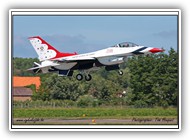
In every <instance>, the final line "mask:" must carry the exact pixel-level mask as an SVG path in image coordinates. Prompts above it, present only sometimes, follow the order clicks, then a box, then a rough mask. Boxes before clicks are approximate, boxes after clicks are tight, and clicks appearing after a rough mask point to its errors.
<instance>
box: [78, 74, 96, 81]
mask: <svg viewBox="0 0 190 140" xmlns="http://www.w3.org/2000/svg"><path fill="white" fill-rule="evenodd" d="M84 78H85V80H86V81H90V80H91V79H92V76H91V75H90V74H86V75H85V77H84ZM76 79H77V80H78V81H81V80H82V79H83V75H82V74H80V73H79V74H77V75H76Z"/></svg>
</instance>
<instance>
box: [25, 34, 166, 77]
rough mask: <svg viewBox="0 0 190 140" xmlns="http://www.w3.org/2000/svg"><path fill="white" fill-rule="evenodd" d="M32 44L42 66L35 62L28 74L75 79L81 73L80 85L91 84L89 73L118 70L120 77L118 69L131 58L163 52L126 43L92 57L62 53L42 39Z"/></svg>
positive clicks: (101, 51) (97, 52)
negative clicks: (56, 75)
mask: <svg viewBox="0 0 190 140" xmlns="http://www.w3.org/2000/svg"><path fill="white" fill-rule="evenodd" d="M29 40H30V42H31V44H32V46H33V47H34V49H35V51H36V52H37V54H38V56H39V58H38V59H39V60H40V61H41V64H39V63H37V62H34V67H33V68H30V69H28V70H30V71H33V72H35V73H41V72H42V73H50V72H54V73H57V74H58V75H59V76H72V75H73V71H74V70H79V73H78V74H77V75H76V79H77V80H79V81H81V80H82V79H83V77H84V78H85V80H86V81H90V80H91V79H92V76H91V75H90V72H91V71H93V70H97V69H99V68H100V67H105V69H106V70H107V71H111V70H118V73H119V75H123V71H122V70H120V67H119V65H120V64H121V63H124V62H126V61H127V58H128V57H129V56H133V55H141V54H152V53H157V52H163V51H164V50H163V49H159V48H151V47H145V46H140V45H137V44H134V43H131V42H124V43H119V44H116V45H114V46H111V47H108V48H106V49H102V50H98V51H94V52H90V53H84V54H77V53H76V52H74V53H62V52H59V51H58V50H56V49H55V48H54V47H52V46H51V45H50V44H48V43H47V42H46V41H45V40H43V39H42V38H41V37H39V36H35V37H30V38H29Z"/></svg>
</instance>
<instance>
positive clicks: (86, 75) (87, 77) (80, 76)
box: [76, 70, 123, 81]
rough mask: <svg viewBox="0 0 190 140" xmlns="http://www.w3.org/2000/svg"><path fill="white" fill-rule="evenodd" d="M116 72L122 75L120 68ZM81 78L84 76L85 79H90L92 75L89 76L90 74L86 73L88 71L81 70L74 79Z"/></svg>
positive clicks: (79, 79)
mask: <svg viewBox="0 0 190 140" xmlns="http://www.w3.org/2000/svg"><path fill="white" fill-rule="evenodd" d="M118 74H119V75H121V76H122V75H123V71H122V70H119V71H118ZM83 78H85V80H86V81H90V80H92V76H91V75H90V74H88V73H83V72H82V74H81V73H79V74H77V75H76V79H77V80H78V81H81V80H83Z"/></svg>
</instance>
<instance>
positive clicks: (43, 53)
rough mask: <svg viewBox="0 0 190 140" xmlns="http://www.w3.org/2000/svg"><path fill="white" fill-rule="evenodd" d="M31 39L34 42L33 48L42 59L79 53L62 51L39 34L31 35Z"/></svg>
mask: <svg viewBox="0 0 190 140" xmlns="http://www.w3.org/2000/svg"><path fill="white" fill-rule="evenodd" d="M29 40H30V43H31V44H32V46H33V48H34V49H35V51H36V52H37V54H38V56H39V60H40V61H44V60H49V59H53V58H59V57H65V56H71V55H76V54H77V53H73V54H72V53H61V52H59V51H58V50H56V49H55V48H54V47H52V46H51V45H50V44H48V43H47V42H46V41H45V40H43V39H42V38H41V37H39V36H35V37H30V38H29Z"/></svg>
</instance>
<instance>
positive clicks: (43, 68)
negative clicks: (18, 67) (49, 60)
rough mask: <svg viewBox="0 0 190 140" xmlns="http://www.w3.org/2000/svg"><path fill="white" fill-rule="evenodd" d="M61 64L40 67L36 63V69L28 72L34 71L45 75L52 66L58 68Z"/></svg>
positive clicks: (30, 69)
mask: <svg viewBox="0 0 190 140" xmlns="http://www.w3.org/2000/svg"><path fill="white" fill-rule="evenodd" d="M58 65H60V64H51V65H43V66H42V65H40V64H38V63H36V62H34V67H33V68H29V69H27V70H28V71H33V72H34V73H39V72H40V71H42V72H43V73H47V72H48V69H50V68H51V67H52V66H58Z"/></svg>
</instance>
